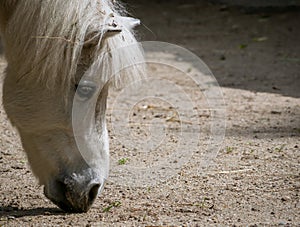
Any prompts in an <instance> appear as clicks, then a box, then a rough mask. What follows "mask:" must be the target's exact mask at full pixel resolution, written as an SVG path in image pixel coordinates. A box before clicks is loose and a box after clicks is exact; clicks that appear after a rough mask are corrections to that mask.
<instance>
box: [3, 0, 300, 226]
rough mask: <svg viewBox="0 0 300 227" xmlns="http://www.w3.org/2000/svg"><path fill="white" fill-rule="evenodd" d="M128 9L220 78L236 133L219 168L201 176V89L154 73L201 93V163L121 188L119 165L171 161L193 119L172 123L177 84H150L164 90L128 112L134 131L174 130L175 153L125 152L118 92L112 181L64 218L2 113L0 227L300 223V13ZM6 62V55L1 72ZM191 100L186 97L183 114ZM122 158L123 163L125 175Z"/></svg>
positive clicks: (147, 29) (198, 152) (200, 6)
mask: <svg viewBox="0 0 300 227" xmlns="http://www.w3.org/2000/svg"><path fill="white" fill-rule="evenodd" d="M130 2H131V3H129V5H130V6H131V8H132V11H131V12H132V14H133V15H135V16H137V17H139V18H141V19H142V21H143V23H144V26H143V27H142V28H141V29H140V30H141V32H140V36H141V38H142V39H143V40H156V41H165V42H170V43H175V44H178V45H181V46H183V47H185V48H187V49H189V50H191V51H192V52H194V53H196V54H197V55H198V56H200V57H201V59H202V60H203V61H205V63H206V64H207V65H208V66H209V67H210V69H211V70H212V72H213V73H214V75H215V77H216V78H217V81H218V82H219V84H220V86H221V89H222V92H223V94H224V101H225V103H226V110H227V116H226V124H227V126H226V136H225V139H224V141H223V142H222V144H221V148H220V152H219V153H218V155H217V157H216V158H215V159H214V160H213V161H214V165H211V166H210V167H208V168H205V169H203V168H201V167H202V164H203V163H202V161H203V154H205V152H206V149H207V135H209V133H210V130H209V122H210V121H211V119H213V114H212V113H213V112H211V111H206V112H205V110H206V107H207V102H206V100H205V98H203V90H200V89H196V88H195V86H193V84H192V83H191V81H189V80H186V79H187V77H181V76H180V72H178V71H176V70H175V71H172V70H173V69H170V68H169V67H164V66H158V65H151V67H149V68H150V70H151V75H154V76H155V77H157V78H159V79H161V78H164V79H165V78H167V79H168V80H172V81H173V82H174V83H175V84H177V85H179V86H180V87H181V88H183V89H184V90H185V92H187V93H188V94H189V95H191V96H192V97H193V98H192V100H193V101H192V103H193V104H194V105H195V106H194V109H193V110H195V113H196V115H192V116H193V117H195V116H196V118H197V122H198V124H197V126H199V125H200V126H201V130H202V131H201V136H200V137H199V141H198V142H199V143H196V144H192V143H191V144H190V149H189V147H188V146H186V147H185V148H187V151H190V152H191V155H192V158H190V159H189V162H188V163H185V164H184V165H183V166H180V167H181V168H179V167H178V168H177V167H176V168H175V169H174V172H173V173H172V175H170V177H169V178H167V179H164V178H163V175H162V176H161V178H158V179H162V180H163V182H160V183H159V182H156V183H157V184H154V183H153V184H152V185H151V184H150V185H147V187H134V186H133V184H132V182H133V183H134V181H136V183H137V185H139V186H140V184H142V183H143V180H141V179H134V180H132V181H130V182H125V183H124V181H122V179H121V178H120V176H119V178H118V171H117V170H116V169H117V168H118V167H119V168H121V167H123V166H124V168H125V167H126V166H130V165H138V164H140V163H141V162H144V163H145V165H146V164H147V163H148V164H149V163H150V164H151V163H155V162H156V161H157V159H158V160H159V159H160V158H165V157H168V152H169V153H171V152H172V151H173V150H174V147H175V148H176V146H177V145H176V141H177V139H180V138H177V137H176V135H177V134H176V133H174V132H176V130H177V128H178V127H179V128H180V127H184V125H186V124H189V122H181V124H179V122H180V121H178V119H179V117H178V115H176V114H177V112H178V111H177V112H176V111H175V112H174V113H175V115H171V117H170V115H169V114H170V111H171V112H172V111H173V108H174V106H171V107H170V106H169V103H167V102H165V101H162V100H167V98H168V97H167V95H166V94H168V93H172V92H173V90H172V88H171V87H167V88H164V87H162V88H159V89H158V87H159V84H155V83H151V84H150V85H149V86H148V89H149V90H152V91H155V92H157V91H161V94H158V96H155V97H156V98H152V99H148V100H143V101H141V102H138V103H137V104H136V105H135V106H133V107H130V105H129V104H128V108H129V109H130V111H131V112H130V113H131V115H130V119H131V120H132V121H131V122H133V123H135V124H132V125H131V126H132V129H133V131H134V132H136V133H137V134H136V136H134V138H141V140H143V139H144V140H145V139H147V138H148V137H147V132H148V131H147V128H144V127H143V126H145V125H146V124H147V123H149V122H151V121H153V119H157V120H158V124H159V122H164V123H166V122H167V126H168V129H171V130H169V131H167V132H166V135H167V139H168V142H167V143H162V144H161V147H160V148H159V149H162V150H163V151H164V152H166V153H162V152H161V153H157V152H148V153H143V152H140V150H139V149H140V148H139V146H136V148H133V147H131V145H130V143H128V141H127V143H126V142H125V145H124V140H121V139H120V138H118V134H117V133H118V132H119V131H118V129H114V128H113V126H114V124H115V122H117V123H120V124H121V123H122V118H121V117H120V118H116V117H115V116H114V114H115V112H114V111H115V110H116V107H115V105H114V102H115V100H116V99H117V97H118V94H119V93H118V91H111V93H110V98H109V105H108V122H109V130H110V132H111V153H112V178H111V179H110V180H109V181H108V183H107V184H106V186H105V190H104V192H103V193H102V194H101V195H100V197H99V198H98V200H97V201H96V203H95V205H94V206H93V208H92V209H91V210H90V211H89V212H88V213H86V214H66V213H63V212H62V211H61V210H59V209H58V208H56V207H55V206H54V205H53V204H52V203H50V202H49V201H48V200H47V199H46V198H45V197H44V195H43V193H42V188H41V187H40V186H38V184H37V182H36V180H35V178H34V177H33V175H32V173H31V172H30V168H29V167H28V164H27V160H26V156H25V154H24V153H23V151H22V148H21V146H20V140H19V139H18V136H17V133H16V132H15V131H14V129H13V128H12V127H11V126H10V124H9V122H8V120H7V117H6V115H5V113H4V111H3V108H2V107H1V109H0V121H1V127H0V134H1V138H0V191H1V194H0V226H41V225H46V226H52V225H55V226H59V225H62V226H209V225H210V226H299V225H300V212H299V210H300V200H299V193H300V192H299V190H300V150H299V146H300V144H299V137H300V118H299V116H300V90H299V87H300V86H299V85H300V75H299V72H300V55H299V54H300V45H299V40H300V30H299V21H300V13H299V12H281V13H253V14H246V13H243V12H242V11H240V10H238V9H233V8H227V7H224V6H219V5H211V4H208V3H203V2H202V1H197V2H196V1H178V0H175V1H172V2H171V1H159V0H156V1H146V0H141V1H139V2H138V3H137V2H134V1H130ZM152 57H156V58H157V59H158V60H164V59H168V61H171V62H172V61H173V62H175V64H178V59H176V57H174V58H172V57H169V56H168V55H165V54H161V53H155V55H153V56H152ZM181 63H184V62H182V60H181ZM5 65H6V63H5V60H4V59H3V57H2V58H1V59H0V67H1V72H3V70H4V68H5ZM186 65H187V68H186V69H187V71H186V72H185V75H189V74H191V73H193V72H194V71H193V70H194V69H193V68H192V66H188V63H187V64H186ZM189 67H191V68H189ZM139 91H140V93H139V95H141V96H143V94H144V95H146V94H148V93H147V91H146V90H145V89H142V90H139ZM162 91H164V92H162ZM143 92H144V93H143ZM159 95H160V96H159ZM157 97H159V98H157ZM132 100H134V98H132ZM185 101H186V100H183V99H178V100H177V101H176V104H175V106H176V105H178V106H181V105H183V103H184V102H185ZM117 104H119V103H117ZM122 105H125V107H126V103H122ZM125 107H124V106H122V108H125ZM122 108H121V109H122ZM125 109H126V108H125ZM175 109H176V108H175ZM121 111H123V109H122V110H121ZM118 113H119V112H118ZM124 114H126V112H124ZM171 114H172V113H171ZM128 116H129V115H128ZM193 119H194V118H193ZM112 120H113V121H112ZM136 123H139V124H140V125H138V124H136ZM116 126H118V124H116ZM193 126H194V124H193ZM187 132H188V133H190V134H188V135H191V136H192V135H194V134H195V133H199V132H197V131H195V130H194V129H193V127H187ZM133 142H135V141H133ZM188 145H189V144H188ZM135 152H136V154H138V155H136V154H135ZM121 158H123V160H124V162H125V163H124V165H121V167H120V165H118V160H120V159H121ZM124 158H126V160H125V159H124ZM127 158H128V160H127ZM177 161H178V160H177ZM174 163H175V162H174ZM114 168H116V169H114ZM162 173H163V172H162ZM120 175H122V174H121V173H120ZM124 177H125V178H124V179H125V180H128V176H126V175H125V176H124ZM126 177H127V178H126ZM118 179H119V181H118ZM127 183H128V184H129V185H126V184H127ZM145 183H146V182H145Z"/></svg>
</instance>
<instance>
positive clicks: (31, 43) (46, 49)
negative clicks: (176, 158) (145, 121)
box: [2, 0, 144, 90]
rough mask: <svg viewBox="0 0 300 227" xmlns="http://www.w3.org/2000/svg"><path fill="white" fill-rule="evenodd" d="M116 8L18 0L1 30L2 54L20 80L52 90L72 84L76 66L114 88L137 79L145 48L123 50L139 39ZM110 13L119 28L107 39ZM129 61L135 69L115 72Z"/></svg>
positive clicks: (82, 1) (98, 0) (106, 0)
mask: <svg viewBox="0 0 300 227" xmlns="http://www.w3.org/2000/svg"><path fill="white" fill-rule="evenodd" d="M116 8H118V7H116V6H115V3H113V1H111V0H30V1H23V0H22V1H18V3H17V8H16V9H15V11H14V13H13V15H12V16H11V18H10V20H9V23H8V25H7V27H6V29H5V31H4V34H2V35H3V37H4V41H5V52H6V58H7V60H8V63H9V65H10V64H11V65H12V66H13V69H10V70H14V74H15V75H17V77H18V78H17V80H18V81H22V80H23V79H24V80H25V81H29V82H30V83H32V82H34V81H35V82H36V81H38V82H40V83H43V84H45V85H46V86H47V87H49V88H50V89H51V88H53V89H54V88H55V87H57V86H58V85H62V86H61V87H62V89H63V90H67V89H68V88H69V87H70V86H71V84H72V83H74V81H75V77H76V72H77V69H78V65H80V64H81V65H86V66H88V68H87V70H88V72H89V73H92V74H95V73H98V74H100V75H101V80H102V81H104V82H106V81H108V80H111V82H112V83H113V84H114V85H115V86H120V85H122V84H123V83H124V82H126V81H132V80H136V79H137V78H140V77H141V76H143V75H144V71H143V66H142V65H141V64H140V63H142V62H143V59H144V57H143V52H142V50H141V48H140V47H139V46H137V45H133V46H130V48H122V47H126V46H129V45H132V44H136V43H137V41H136V39H135V37H134V35H133V33H132V31H131V27H130V25H129V20H127V19H125V18H123V17H121V15H120V13H121V12H120V10H117V9H116ZM112 17H113V20H115V22H116V23H117V24H118V26H121V27H122V31H121V32H118V34H116V35H113V36H111V37H109V38H107V34H106V32H107V26H108V24H107V23H108V21H109V20H110V19H111V18H112ZM91 46H92V48H91ZM119 48H122V49H121V50H120V51H113V50H119ZM85 49H87V50H85ZM108 51H112V52H111V53H110V54H107V52H108ZM137 64H139V65H137ZM130 65H135V67H130V68H128V69H127V70H125V71H124V72H125V74H126V76H125V77H124V75H123V73H122V76H121V75H120V73H119V70H120V69H122V68H124V67H126V66H130ZM114 74H115V75H114ZM113 75H114V76H115V77H114V78H113V79H111V77H112V76H113ZM25 78H27V79H25Z"/></svg>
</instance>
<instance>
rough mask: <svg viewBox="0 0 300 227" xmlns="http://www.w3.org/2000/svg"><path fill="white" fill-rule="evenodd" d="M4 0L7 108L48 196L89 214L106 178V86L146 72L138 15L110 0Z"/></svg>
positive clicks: (64, 205) (76, 210) (58, 203)
mask: <svg viewBox="0 0 300 227" xmlns="http://www.w3.org/2000/svg"><path fill="white" fill-rule="evenodd" d="M4 2H8V3H7V4H5V3H0V11H3V12H6V13H3V14H2V15H5V18H1V17H0V20H1V22H2V23H1V22H0V25H1V30H2V31H1V32H2V38H3V42H4V46H5V55H6V58H7V62H8V67H7V70H6V77H5V80H4V85H3V104H4V108H5V110H6V112H7V115H8V117H9V119H10V121H11V122H12V124H13V125H14V126H15V127H16V128H17V129H18V132H19V134H20V137H21V141H22V144H23V147H24V150H25V152H26V154H27V156H28V160H29V163H30V166H31V168H32V171H33V173H34V174H35V175H36V176H37V178H38V180H39V182H40V184H41V185H44V193H45V195H46V197H48V198H49V199H50V200H51V201H52V202H53V203H55V204H56V205H58V206H59V207H60V208H62V209H64V210H66V211H70V212H86V211H87V210H88V209H89V208H90V207H91V205H92V203H93V202H94V200H95V198H96V197H97V195H98V193H99V191H100V190H101V189H102V188H103V185H104V182H105V179H106V178H107V177H108V169H109V145H108V133H107V129H106V123H105V111H106V99H107V96H108V88H109V87H110V86H117V87H119V86H122V85H123V84H125V83H127V82H132V81H135V80H139V79H140V78H141V77H143V75H144V67H143V66H142V64H141V63H143V61H144V57H143V52H142V49H141V47H140V46H139V45H138V44H137V41H136V39H135V37H134V34H133V32H132V28H133V27H134V26H135V25H137V24H138V23H139V21H138V20H136V19H133V18H128V17H124V16H122V14H123V11H122V9H121V7H119V6H118V5H116V3H115V2H114V1H110V0H101V1H100V0H64V1H61V0H51V1H48V0H33V1H18V0H13V1H11V0H5V1H4ZM1 4H2V5H1ZM1 7H2V8H1ZM3 21H7V23H6V22H5V23H4V22H3ZM83 153H84V155H83Z"/></svg>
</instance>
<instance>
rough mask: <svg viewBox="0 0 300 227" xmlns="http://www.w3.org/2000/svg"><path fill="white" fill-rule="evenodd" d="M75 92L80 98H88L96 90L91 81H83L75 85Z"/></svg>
mask: <svg viewBox="0 0 300 227" xmlns="http://www.w3.org/2000/svg"><path fill="white" fill-rule="evenodd" d="M75 89H76V94H77V95H78V96H79V97H80V98H82V99H85V100H87V99H90V98H91V97H92V96H93V94H94V93H95V91H96V85H95V84H94V83H93V82H91V81H83V82H80V83H79V84H76V85H75Z"/></svg>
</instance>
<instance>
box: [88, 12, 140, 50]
mask: <svg viewBox="0 0 300 227" xmlns="http://www.w3.org/2000/svg"><path fill="white" fill-rule="evenodd" d="M140 23H141V22H140V20H139V19H136V18H133V17H121V16H116V17H115V16H110V17H109V19H108V21H107V22H106V25H104V27H103V28H102V29H101V30H99V31H95V29H93V32H91V33H90V34H89V35H87V37H86V38H85V43H84V44H85V45H89V46H90V45H97V44H98V42H99V37H101V39H105V38H109V37H112V36H115V35H117V34H120V33H121V32H122V31H123V30H124V29H125V30H126V29H127V30H133V29H134V28H135V27H136V26H138V25H140Z"/></svg>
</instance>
